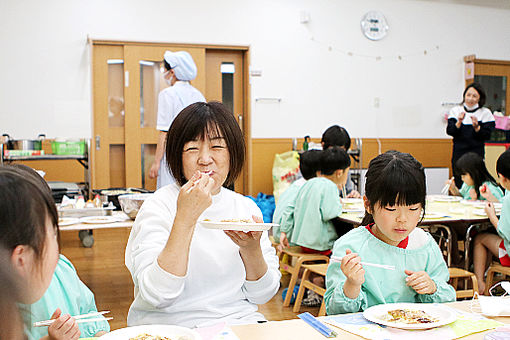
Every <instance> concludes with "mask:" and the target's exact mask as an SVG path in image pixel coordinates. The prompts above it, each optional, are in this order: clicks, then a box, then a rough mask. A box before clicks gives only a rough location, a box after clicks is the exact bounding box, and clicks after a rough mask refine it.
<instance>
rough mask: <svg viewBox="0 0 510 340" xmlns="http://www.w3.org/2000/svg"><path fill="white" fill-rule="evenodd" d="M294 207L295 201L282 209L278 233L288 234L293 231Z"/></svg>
mask: <svg viewBox="0 0 510 340" xmlns="http://www.w3.org/2000/svg"><path fill="white" fill-rule="evenodd" d="M294 206H295V200H294V201H292V202H289V204H288V205H287V206H286V207H285V208H283V211H282V217H281V219H280V231H281V232H282V233H285V234H287V236H288V234H289V233H290V232H291V231H292V229H294Z"/></svg>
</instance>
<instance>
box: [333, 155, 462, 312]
mask: <svg viewBox="0 0 510 340" xmlns="http://www.w3.org/2000/svg"><path fill="white" fill-rule="evenodd" d="M365 191H366V193H365V196H364V197H363V200H364V204H365V210H366V212H365V218H364V219H363V222H362V226H360V227H358V228H355V229H353V230H351V231H350V232H348V233H347V234H345V235H344V236H342V237H341V238H340V239H338V240H337V241H336V242H335V245H334V248H333V255H334V256H336V257H339V258H341V262H333V263H330V265H329V267H328V271H327V274H326V293H325V295H324V298H325V303H326V311H327V313H328V314H339V313H351V312H358V311H362V310H365V309H366V308H368V307H371V306H373V305H378V304H384V303H393V302H449V301H455V290H454V289H453V287H452V286H450V285H449V284H448V279H449V272H448V267H447V266H446V263H445V261H444V259H443V256H442V254H441V251H440V249H439V247H438V245H437V243H436V242H435V240H434V239H433V238H432V236H430V234H428V233H426V232H425V231H423V230H422V229H420V228H417V226H418V224H419V223H420V221H421V219H422V218H423V215H424V210H425V194H426V187H425V172H424V169H423V166H422V165H421V163H420V162H418V161H417V160H416V159H415V158H414V157H413V156H411V155H410V154H405V153H401V152H398V151H388V152H386V153H383V154H381V155H379V156H377V157H376V158H374V159H373V160H372V161H370V164H369V166H368V171H367V174H366V185H365ZM362 261H363V262H364V263H373V264H381V265H391V266H394V267H395V270H390V269H385V268H378V267H370V266H368V265H363V264H362Z"/></svg>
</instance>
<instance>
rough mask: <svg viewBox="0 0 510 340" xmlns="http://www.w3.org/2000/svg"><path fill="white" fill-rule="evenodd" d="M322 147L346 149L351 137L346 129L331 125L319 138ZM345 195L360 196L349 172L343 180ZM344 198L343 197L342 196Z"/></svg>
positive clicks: (350, 196) (349, 144)
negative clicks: (344, 180)
mask: <svg viewBox="0 0 510 340" xmlns="http://www.w3.org/2000/svg"><path fill="white" fill-rule="evenodd" d="M321 145H322V149H323V150H326V149H327V148H329V147H332V146H339V147H341V148H344V149H345V151H348V150H349V149H350V148H351V137H350V136H349V133H348V132H347V130H346V129H345V128H343V127H341V126H338V125H332V126H330V127H329V128H327V129H326V131H324V133H323V134H322V138H321ZM345 193H346V197H349V198H360V197H361V195H360V193H359V192H358V191H357V190H356V189H354V183H353V182H352V180H351V174H350V173H348V175H347V181H346V182H345ZM344 198H345V197H344Z"/></svg>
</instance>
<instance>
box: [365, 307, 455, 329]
mask: <svg viewBox="0 0 510 340" xmlns="http://www.w3.org/2000/svg"><path fill="white" fill-rule="evenodd" d="M363 316H364V317H365V319H367V320H369V321H372V322H375V323H378V324H380V325H384V326H388V327H395V328H401V329H429V328H435V327H440V326H444V325H448V324H450V323H452V322H454V321H455V320H457V313H455V311H454V310H452V309H451V308H449V307H447V306H444V305H441V304H432V303H387V304H383V305H377V306H372V307H370V308H368V309H367V310H365V311H364V312H363Z"/></svg>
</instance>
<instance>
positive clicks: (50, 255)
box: [22, 217, 58, 304]
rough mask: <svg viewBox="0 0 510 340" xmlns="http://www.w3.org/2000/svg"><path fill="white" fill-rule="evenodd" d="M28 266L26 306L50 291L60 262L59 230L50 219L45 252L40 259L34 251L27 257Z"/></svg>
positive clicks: (48, 220) (25, 276)
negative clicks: (49, 288)
mask: <svg viewBox="0 0 510 340" xmlns="http://www.w3.org/2000/svg"><path fill="white" fill-rule="evenodd" d="M27 262H28V264H29V265H28V266H27V267H26V268H27V271H26V273H23V274H22V275H23V276H24V279H25V282H26V283H27V294H24V298H26V301H22V302H23V303H26V304H31V303H34V302H36V301H37V300H39V299H40V298H41V297H42V296H43V295H44V293H45V292H46V290H47V289H48V287H49V285H50V283H51V279H52V278H53V273H54V271H55V267H56V266H57V262H58V242H57V229H56V228H55V227H54V226H53V223H52V222H51V220H50V218H49V217H47V218H46V239H45V241H44V250H43V253H42V255H41V257H40V258H37V257H36V254H35V253H34V251H33V250H32V252H31V254H29V255H28V256H27Z"/></svg>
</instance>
